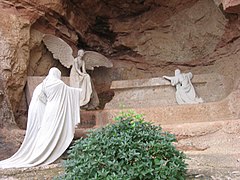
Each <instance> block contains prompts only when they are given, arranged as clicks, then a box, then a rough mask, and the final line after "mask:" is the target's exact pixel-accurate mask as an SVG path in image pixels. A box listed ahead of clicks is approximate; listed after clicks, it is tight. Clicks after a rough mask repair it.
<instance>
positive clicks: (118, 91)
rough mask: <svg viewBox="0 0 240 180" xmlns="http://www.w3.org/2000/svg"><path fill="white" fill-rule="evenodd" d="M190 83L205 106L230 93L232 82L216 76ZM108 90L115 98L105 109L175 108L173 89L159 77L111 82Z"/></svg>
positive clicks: (195, 77) (205, 76)
mask: <svg viewBox="0 0 240 180" xmlns="http://www.w3.org/2000/svg"><path fill="white" fill-rule="evenodd" d="M192 83H193V85H194V87H195V90H196V92H197V94H198V95H199V96H200V97H201V98H203V100H204V102H214V101H219V100H222V99H224V98H225V97H227V96H228V95H229V93H230V92H231V91H232V90H233V81H232V80H231V79H229V78H226V77H224V76H221V75H219V74H213V73H212V74H200V75H195V76H194V77H193V80H192ZM110 89H111V90H113V91H114V97H113V99H112V100H111V101H110V102H109V103H107V104H106V106H105V108H104V109H118V108H144V107H156V106H168V105H176V98H175V91H176V90H175V87H172V86H171V84H170V82H169V81H167V80H165V79H163V78H161V77H159V78H150V79H135V80H122V81H113V82H112V85H111V87H110Z"/></svg>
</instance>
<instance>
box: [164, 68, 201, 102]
mask: <svg viewBox="0 0 240 180" xmlns="http://www.w3.org/2000/svg"><path fill="white" fill-rule="evenodd" d="M192 77H193V75H192V73H191V72H189V73H181V71H180V70H179V69H176V70H175V76H173V77H171V76H163V78H165V79H167V80H169V81H171V85H172V86H175V87H176V101H177V103H178V104H197V103H202V102H203V100H202V98H199V97H197V95H196V92H195V89H194V87H193V85H192V82H191V79H192Z"/></svg>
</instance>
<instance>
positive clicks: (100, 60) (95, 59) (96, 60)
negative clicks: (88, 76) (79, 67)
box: [82, 51, 113, 70]
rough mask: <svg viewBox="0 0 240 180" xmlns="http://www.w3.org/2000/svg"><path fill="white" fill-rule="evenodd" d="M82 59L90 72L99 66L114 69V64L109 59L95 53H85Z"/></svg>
mask: <svg viewBox="0 0 240 180" xmlns="http://www.w3.org/2000/svg"><path fill="white" fill-rule="evenodd" d="M82 59H83V60H84V62H85V66H86V69H89V70H93V69H94V67H99V66H105V67H107V68H111V67H113V64H112V62H111V61H110V60H109V59H108V58H107V57H105V56H104V55H102V54H100V53H98V52H95V51H85V52H84V55H83V57H82Z"/></svg>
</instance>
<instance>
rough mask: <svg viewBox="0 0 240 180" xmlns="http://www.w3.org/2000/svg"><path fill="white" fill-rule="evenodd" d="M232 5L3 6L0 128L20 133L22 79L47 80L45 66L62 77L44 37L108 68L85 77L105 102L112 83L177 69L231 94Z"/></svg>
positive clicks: (237, 25)
mask: <svg viewBox="0 0 240 180" xmlns="http://www.w3.org/2000/svg"><path fill="white" fill-rule="evenodd" d="M239 4H240V3H239V1H237V0H235V1H233V0H232V1H230V0H214V1H213V0H182V1H176V0H169V1H163V0H159V1H156V0H129V1H126V0H101V1H98V0H89V1H77V0H51V1H48V0H21V1H20V0H2V1H1V2H0V10H1V11H0V17H1V21H0V79H1V81H0V83H1V88H0V106H1V107H2V108H1V109H0V118H2V121H1V123H2V124H3V125H4V124H6V123H7V122H8V123H10V124H14V122H15V121H16V122H17V124H18V125H19V126H20V127H24V122H25V121H26V114H27V106H26V99H25V97H24V95H23V91H24V87H25V84H26V79H27V75H34V76H42V75H46V73H47V72H48V70H49V68H50V67H52V66H57V67H58V68H60V69H61V71H62V72H63V75H66V76H67V75H69V70H68V69H66V68H64V67H63V66H61V64H60V63H59V62H58V61H57V60H55V59H53V57H52V55H51V53H50V52H48V51H47V50H46V48H45V47H44V45H43V44H42V42H41V40H42V36H43V34H46V33H50V34H55V35H56V36H58V37H61V38H62V39H64V40H65V41H66V42H68V43H69V45H70V46H71V47H72V48H73V50H74V56H75V55H76V52H77V49H79V48H83V49H86V50H93V51H98V52H100V53H102V54H104V55H105V56H107V57H108V58H109V59H110V60H111V61H112V62H113V64H114V67H113V68H111V69H105V68H96V69H95V70H94V71H93V72H89V73H90V75H91V76H92V79H93V81H94V84H95V87H96V90H97V92H98V93H99V95H100V98H102V99H107V101H109V100H110V99H111V98H110V96H112V94H111V92H109V88H110V84H111V81H113V80H130V79H140V78H154V77H159V76H162V75H168V74H169V75H172V72H173V71H174V70H175V69H176V67H177V68H180V69H181V70H182V71H183V72H184V71H191V72H192V73H193V74H208V73H218V74H221V75H223V76H226V77H227V78H230V79H232V80H233V82H234V83H233V84H234V86H237V85H238V84H239V75H238V72H239V70H240V63H239V57H240V56H239V55H240V51H239V50H240V38H239V37H240V18H239V14H236V13H238V12H239V11H238V10H237V9H238V7H239ZM222 6H223V9H222V8H221V7H222ZM100 100H101V99H100ZM20 102H21V103H20ZM20 104H21V105H20ZM103 106H104V105H103ZM13 114H14V117H15V121H14V117H13ZM24 118H25V120H24Z"/></svg>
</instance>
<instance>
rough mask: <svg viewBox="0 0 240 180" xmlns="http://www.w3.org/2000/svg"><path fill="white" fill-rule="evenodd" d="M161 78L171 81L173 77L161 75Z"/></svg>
mask: <svg viewBox="0 0 240 180" xmlns="http://www.w3.org/2000/svg"><path fill="white" fill-rule="evenodd" d="M163 78H164V79H167V80H169V81H171V80H172V79H173V78H174V77H172V76H163Z"/></svg>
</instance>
